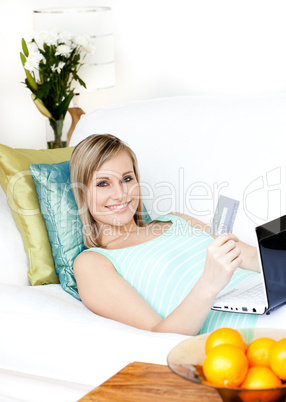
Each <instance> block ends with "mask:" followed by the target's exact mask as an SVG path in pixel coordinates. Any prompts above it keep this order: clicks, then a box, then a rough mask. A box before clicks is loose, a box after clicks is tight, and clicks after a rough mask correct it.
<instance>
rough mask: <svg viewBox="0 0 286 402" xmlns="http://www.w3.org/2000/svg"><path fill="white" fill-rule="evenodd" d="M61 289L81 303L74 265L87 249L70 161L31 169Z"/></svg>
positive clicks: (38, 165) (36, 166)
mask: <svg viewBox="0 0 286 402" xmlns="http://www.w3.org/2000/svg"><path fill="white" fill-rule="evenodd" d="M29 169H30V172H31V174H32V177H33V180H34V183H35V186H36V190H37V193H38V199H39V204H40V208H41V212H42V214H43V217H44V220H45V222H46V227H47V231H48V235H49V240H50V243H51V248H52V255H53V259H54V264H55V270H56V273H57V275H58V277H59V280H60V283H61V286H62V288H63V289H64V290H65V291H66V292H68V293H70V294H71V295H73V296H74V297H75V298H77V299H78V300H80V297H79V294H78V289H77V284H76V280H75V277H74V272H73V263H74V260H75V258H76V257H77V255H78V254H80V253H81V252H82V251H83V250H84V249H85V246H84V242H83V235H82V223H81V220H80V217H79V213H78V208H77V205H76V202H75V199H74V195H73V192H72V189H71V184H70V171H69V161H67V162H62V163H55V164H44V163H43V164H35V165H30V166H29Z"/></svg>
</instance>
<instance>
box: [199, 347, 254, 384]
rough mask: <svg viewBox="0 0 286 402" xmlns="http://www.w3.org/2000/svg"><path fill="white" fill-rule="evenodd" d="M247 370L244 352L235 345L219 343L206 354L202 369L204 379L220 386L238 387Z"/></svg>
mask: <svg viewBox="0 0 286 402" xmlns="http://www.w3.org/2000/svg"><path fill="white" fill-rule="evenodd" d="M247 370H248V361H247V357H246V355H245V353H244V352H243V351H242V350H241V349H239V348H238V347H237V346H234V345H230V344H221V345H218V346H216V347H215V348H213V349H212V350H210V351H209V353H208V354H207V356H206V358H205V361H204V365H203V371H204V375H205V377H206V379H207V380H208V381H209V382H211V383H213V384H214V385H216V386H220V387H238V386H239V385H240V384H241V383H242V381H243V380H244V378H245V376H246V374H247Z"/></svg>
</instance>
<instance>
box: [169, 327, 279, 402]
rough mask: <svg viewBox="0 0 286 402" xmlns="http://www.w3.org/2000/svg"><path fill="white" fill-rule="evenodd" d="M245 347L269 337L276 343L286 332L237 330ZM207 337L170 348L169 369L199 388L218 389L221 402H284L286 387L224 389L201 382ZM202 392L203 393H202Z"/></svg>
mask: <svg viewBox="0 0 286 402" xmlns="http://www.w3.org/2000/svg"><path fill="white" fill-rule="evenodd" d="M238 331H239V332H240V333H241V334H242V335H243V336H244V339H245V341H246V344H247V345H248V344H249V343H250V342H252V341H253V340H255V339H258V338H263V337H268V338H272V339H274V340H276V341H279V340H280V339H282V338H286V330H280V329H270V328H268V329H262V328H247V329H241V330H238ZM208 336H209V334H203V335H197V336H194V337H192V338H188V339H186V340H184V341H183V342H181V343H179V344H178V345H177V346H176V347H175V348H173V349H172V350H171V351H170V353H169V354H168V357H167V362H168V366H169V367H170V369H171V370H172V371H173V372H174V373H175V374H178V375H179V376H181V377H183V378H185V379H187V380H189V381H192V382H194V383H197V384H199V385H200V386H202V387H211V388H214V389H216V390H217V392H218V393H219V394H220V396H221V398H222V400H223V401H233V402H239V401H242V402H262V401H263V402H266V401H267V402H270V401H286V384H284V385H283V386H282V387H279V388H267V389H259V390H258V389H244V388H226V387H216V386H213V385H208V384H206V383H204V382H207V381H206V378H205V376H204V374H203V369H202V366H203V363H204V360H205V357H206V355H205V342H206V340H207V338H208ZM202 392H203V390H202Z"/></svg>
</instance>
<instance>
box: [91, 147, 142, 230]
mask: <svg viewBox="0 0 286 402" xmlns="http://www.w3.org/2000/svg"><path fill="white" fill-rule="evenodd" d="M87 201H88V208H89V211H90V213H91V215H92V216H93V218H94V220H95V221H96V222H97V223H98V224H99V225H111V226H123V225H128V224H129V223H131V222H134V214H135V212H136V210H137V207H138V203H139V184H138V182H137V179H136V176H135V173H134V168H133V163H132V159H131V157H130V156H129V154H128V153H127V152H125V151H123V152H120V153H119V154H118V155H116V156H113V157H111V158H110V159H108V160H107V161H106V162H104V163H103V164H102V166H101V167H100V169H98V170H96V171H95V172H94V173H93V176H92V179H91V182H90V184H89V186H88V193H87Z"/></svg>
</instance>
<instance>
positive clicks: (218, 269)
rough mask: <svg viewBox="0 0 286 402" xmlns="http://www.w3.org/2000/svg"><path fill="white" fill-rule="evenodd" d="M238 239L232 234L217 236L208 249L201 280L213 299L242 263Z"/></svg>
mask: <svg viewBox="0 0 286 402" xmlns="http://www.w3.org/2000/svg"><path fill="white" fill-rule="evenodd" d="M240 254H241V251H240V248H239V247H238V238H237V237H236V236H235V235H233V234H223V235H221V236H218V237H217V238H216V239H215V240H214V241H213V242H212V243H211V244H210V245H209V246H208V247H207V255H206V262H205V268H204V271H203V274H202V276H201V278H200V279H201V280H202V281H204V286H205V288H206V290H207V291H208V292H210V293H209V294H210V295H213V296H214V297H215V296H216V295H217V294H218V293H219V292H220V291H221V290H222V289H223V288H224V287H225V286H226V285H227V284H228V283H229V281H230V279H231V277H232V275H233V273H234V271H235V270H236V268H238V267H239V265H240V264H241V263H242V259H241V257H240Z"/></svg>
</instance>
